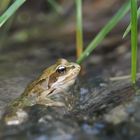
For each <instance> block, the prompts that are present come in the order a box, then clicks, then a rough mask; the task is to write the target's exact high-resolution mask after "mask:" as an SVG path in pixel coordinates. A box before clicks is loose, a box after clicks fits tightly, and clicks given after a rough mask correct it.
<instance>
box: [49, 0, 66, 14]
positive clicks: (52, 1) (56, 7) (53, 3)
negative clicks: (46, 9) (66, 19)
mask: <svg viewBox="0 0 140 140" xmlns="http://www.w3.org/2000/svg"><path fill="white" fill-rule="evenodd" d="M47 2H49V3H50V5H51V6H52V7H53V8H54V10H55V11H56V12H57V13H60V14H62V13H63V8H62V7H61V6H60V5H59V4H58V3H57V2H56V1H55V0H47Z"/></svg>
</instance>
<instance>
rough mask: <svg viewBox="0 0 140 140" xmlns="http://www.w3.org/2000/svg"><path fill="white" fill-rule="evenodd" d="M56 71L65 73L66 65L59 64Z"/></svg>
mask: <svg viewBox="0 0 140 140" xmlns="http://www.w3.org/2000/svg"><path fill="white" fill-rule="evenodd" d="M56 71H57V72H58V73H60V74H62V73H65V72H66V67H65V66H59V67H58V68H57V70H56Z"/></svg>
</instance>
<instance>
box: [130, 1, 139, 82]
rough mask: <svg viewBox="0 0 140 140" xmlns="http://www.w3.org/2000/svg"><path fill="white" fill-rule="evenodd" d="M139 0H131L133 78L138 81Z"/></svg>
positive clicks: (133, 80)
mask: <svg viewBox="0 0 140 140" xmlns="http://www.w3.org/2000/svg"><path fill="white" fill-rule="evenodd" d="M137 26H138V25H137V0H131V80H132V84H135V83H136V73H137V47H138V44H137V43H138V31H137V30H138V29H137Z"/></svg>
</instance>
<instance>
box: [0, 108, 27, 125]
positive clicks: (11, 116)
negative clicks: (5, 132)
mask: <svg viewBox="0 0 140 140" xmlns="http://www.w3.org/2000/svg"><path fill="white" fill-rule="evenodd" d="M2 119H3V121H4V122H5V124H6V125H19V124H21V123H23V122H25V121H26V120H27V119H28V114H27V112H25V111H24V110H23V109H18V110H16V111H14V112H7V113H5V114H4V116H3V118H2Z"/></svg>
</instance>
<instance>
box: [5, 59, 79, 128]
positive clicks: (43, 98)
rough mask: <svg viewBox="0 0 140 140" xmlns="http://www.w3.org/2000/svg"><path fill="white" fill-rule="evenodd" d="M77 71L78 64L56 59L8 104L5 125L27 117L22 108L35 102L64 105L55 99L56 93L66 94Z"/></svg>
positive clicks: (21, 120)
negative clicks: (54, 62)
mask: <svg viewBox="0 0 140 140" xmlns="http://www.w3.org/2000/svg"><path fill="white" fill-rule="evenodd" d="M79 72H80V66H79V65H78V64H76V63H73V62H68V61H67V60H66V59H58V61H57V62H56V64H54V65H52V66H50V67H49V68H47V69H45V70H44V71H43V73H42V74H41V76H39V78H37V79H36V80H35V81H33V82H32V83H31V84H29V86H27V88H26V89H25V91H24V92H23V94H21V96H20V97H19V98H17V99H15V100H14V101H13V102H11V103H10V104H9V106H8V107H7V111H6V112H5V113H4V115H3V120H4V121H5V123H6V124H7V125H17V124H20V123H22V122H24V121H25V120H26V119H27V118H28V114H27V113H26V112H25V111H24V108H25V107H29V106H33V105H35V104H41V105H45V106H64V103H63V102H61V101H59V100H56V99H57V95H60V94H67V90H68V89H69V87H70V86H71V85H73V84H74V82H75V80H76V78H77V76H78V74H79ZM55 96H56V97H55ZM54 97H55V98H56V99H55V98H54ZM64 97H65V96H64Z"/></svg>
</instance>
